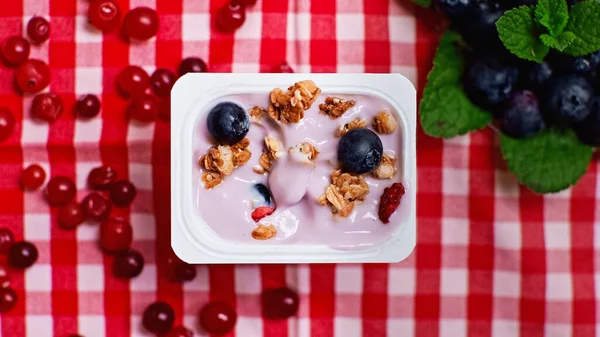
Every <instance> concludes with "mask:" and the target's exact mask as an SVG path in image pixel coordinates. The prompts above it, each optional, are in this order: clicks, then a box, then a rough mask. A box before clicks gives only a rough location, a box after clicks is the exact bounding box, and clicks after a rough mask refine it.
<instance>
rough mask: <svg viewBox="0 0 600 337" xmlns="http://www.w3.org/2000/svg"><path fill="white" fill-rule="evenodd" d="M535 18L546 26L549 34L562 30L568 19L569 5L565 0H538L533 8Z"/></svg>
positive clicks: (554, 34) (557, 33)
mask: <svg viewBox="0 0 600 337" xmlns="http://www.w3.org/2000/svg"><path fill="white" fill-rule="evenodd" d="M535 20H536V21H537V22H538V23H539V24H541V25H542V26H544V27H546V28H547V29H548V31H549V32H550V35H552V36H557V35H559V34H560V33H562V32H563V30H564V29H565V27H566V26H567V22H568V21H569V7H568V6H567V1H565V0H539V1H538V4H537V6H536V8H535Z"/></svg>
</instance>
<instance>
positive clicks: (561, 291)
mask: <svg viewBox="0 0 600 337" xmlns="http://www.w3.org/2000/svg"><path fill="white" fill-rule="evenodd" d="M572 298H573V280H572V279H571V274H569V273H548V274H546V300H559V301H560V300H571V299H572Z"/></svg>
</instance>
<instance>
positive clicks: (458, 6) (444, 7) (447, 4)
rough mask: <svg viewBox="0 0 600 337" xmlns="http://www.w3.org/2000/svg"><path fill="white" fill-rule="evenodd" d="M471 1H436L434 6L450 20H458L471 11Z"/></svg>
mask: <svg viewBox="0 0 600 337" xmlns="http://www.w3.org/2000/svg"><path fill="white" fill-rule="evenodd" d="M471 4H472V0H437V1H436V6H437V8H439V10H440V11H441V12H442V13H444V14H446V15H447V16H448V17H449V18H450V19H451V20H453V19H458V18H460V17H461V16H462V15H465V14H466V13H467V12H468V10H470V9H471Z"/></svg>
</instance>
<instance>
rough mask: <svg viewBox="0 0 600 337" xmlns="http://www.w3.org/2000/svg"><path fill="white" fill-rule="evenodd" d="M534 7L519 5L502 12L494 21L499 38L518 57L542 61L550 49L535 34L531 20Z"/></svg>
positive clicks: (533, 23)
mask: <svg viewBox="0 0 600 337" xmlns="http://www.w3.org/2000/svg"><path fill="white" fill-rule="evenodd" d="M534 12H535V8H533V7H527V6H521V7H517V8H514V9H511V10H509V11H507V12H506V13H504V15H502V17H501V18H500V20H498V22H496V28H497V29H498V34H499V35H500V40H502V43H504V46H506V48H507V49H508V50H509V51H510V52H511V53H513V54H515V55H517V56H518V57H520V58H522V59H525V60H529V61H535V62H538V63H542V61H543V60H544V57H546V55H547V54H548V52H549V51H550V48H548V46H546V45H544V44H543V43H542V42H541V41H540V40H539V39H538V38H537V36H536V33H535V22H534V20H533V16H534Z"/></svg>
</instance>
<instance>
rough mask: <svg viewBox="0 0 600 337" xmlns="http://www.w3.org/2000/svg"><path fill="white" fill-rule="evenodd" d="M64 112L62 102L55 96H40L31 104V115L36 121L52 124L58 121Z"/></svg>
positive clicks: (46, 94) (47, 94) (48, 94)
mask: <svg viewBox="0 0 600 337" xmlns="http://www.w3.org/2000/svg"><path fill="white" fill-rule="evenodd" d="M62 111H63V104H62V100H61V99H60V97H58V96H56V95H55V94H50V93H45V94H39V95H37V96H35V98H34V99H33V102H31V115H32V116H33V118H35V119H39V120H42V121H46V122H49V123H52V122H54V121H56V120H57V119H58V116H60V114H61V113H62Z"/></svg>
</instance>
